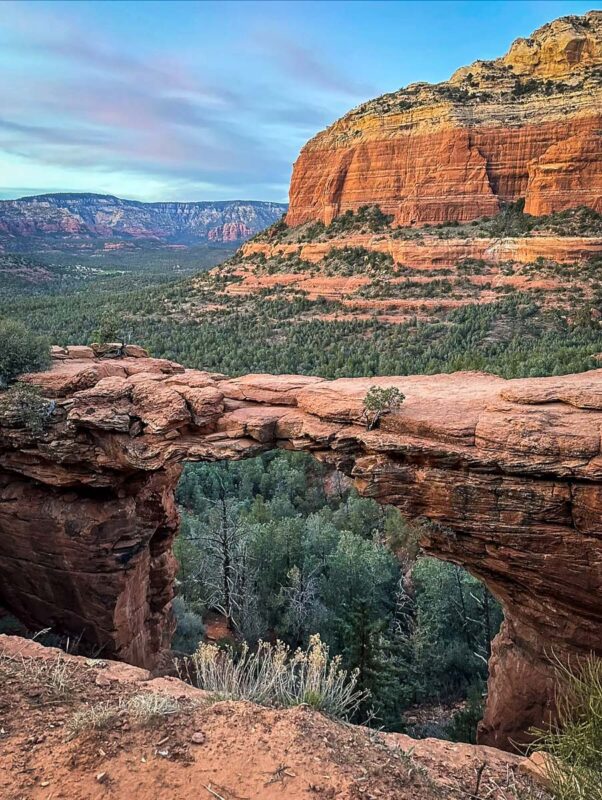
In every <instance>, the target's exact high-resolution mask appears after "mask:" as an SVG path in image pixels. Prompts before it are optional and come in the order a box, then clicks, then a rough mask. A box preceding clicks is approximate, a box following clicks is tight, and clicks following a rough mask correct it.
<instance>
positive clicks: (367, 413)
mask: <svg viewBox="0 0 602 800" xmlns="http://www.w3.org/2000/svg"><path fill="white" fill-rule="evenodd" d="M404 400H405V395H404V394H403V393H402V392H400V391H399V389H397V388H396V387H395V386H387V387H384V386H371V387H370V390H369V391H368V394H367V395H366V396H365V397H364V418H365V420H366V425H367V427H368V430H372V428H375V427H376V426H377V425H378V422H379V420H380V418H381V417H382V416H383V415H384V414H390V413H391V412H392V411H395V410H396V409H398V408H399V406H400V405H401V404H402V403H403V401H404Z"/></svg>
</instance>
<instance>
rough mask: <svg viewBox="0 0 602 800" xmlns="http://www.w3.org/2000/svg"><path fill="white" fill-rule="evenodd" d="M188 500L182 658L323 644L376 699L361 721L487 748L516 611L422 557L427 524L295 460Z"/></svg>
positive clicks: (186, 475)
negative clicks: (267, 645) (496, 654)
mask: <svg viewBox="0 0 602 800" xmlns="http://www.w3.org/2000/svg"><path fill="white" fill-rule="evenodd" d="M176 497H177V502H178V508H179V511H180V517H181V524H180V530H179V534H178V536H177V537H176V540H175V544H174V551H175V554H176V557H177V560H178V564H179V570H178V574H177V577H176V599H175V602H174V608H175V616H176V622H177V627H176V631H175V636H174V640H173V646H174V649H175V650H176V652H177V651H180V652H191V651H192V650H194V649H195V648H196V646H197V644H198V641H199V638H201V637H202V636H204V637H205V638H206V639H208V640H209V641H217V642H220V643H222V644H225V645H227V646H230V647H233V648H234V649H236V648H237V647H239V646H240V645H242V644H243V643H245V642H246V643H247V644H248V645H249V646H250V647H253V646H254V645H255V644H256V643H257V642H258V641H259V640H263V641H275V640H280V641H283V642H284V643H285V644H286V645H288V646H289V647H290V648H291V649H292V650H295V649H296V648H298V647H300V648H302V649H304V648H305V647H307V645H308V642H309V638H310V636H312V635H315V634H318V635H319V636H320V637H321V640H322V641H323V642H325V643H326V644H327V646H328V647H329V650H330V655H331V656H338V657H340V658H341V659H342V662H343V666H344V667H345V668H346V669H348V670H350V671H351V670H356V669H357V670H358V671H359V680H358V685H359V688H360V689H362V690H368V691H369V692H370V698H369V699H368V700H366V702H364V703H363V704H362V707H361V708H360V709H359V710H358V712H357V713H356V717H355V721H357V722H362V723H366V722H368V723H369V724H374V725H377V726H378V727H384V728H385V729H387V730H397V731H399V730H403V731H406V732H408V733H410V734H411V735H413V736H415V737H416V736H418V737H420V738H421V737H426V736H436V737H437V738H453V739H458V740H462V741H473V742H474V741H475V739H476V726H477V722H478V721H479V720H480V718H481V716H482V711H483V700H484V694H485V689H486V681H487V677H488V671H487V664H488V661H489V657H490V655H491V641H492V639H493V638H494V636H495V635H496V634H497V633H498V630H499V626H500V624H501V621H502V611H501V607H500V606H499V604H498V603H497V602H496V600H495V599H494V598H493V597H492V595H491V594H490V593H489V591H488V590H487V588H486V587H485V585H484V584H483V583H482V582H480V581H479V580H478V579H475V578H473V577H472V576H471V575H470V574H469V573H468V572H467V571H466V570H464V569H463V568H462V567H460V566H458V565H455V564H451V563H449V562H444V561H441V560H438V559H435V558H432V557H429V556H427V555H426V554H424V553H422V552H421V550H420V548H419V539H420V536H421V533H422V529H423V528H424V523H423V524H421V525H414V524H412V523H410V522H409V521H407V520H405V519H404V518H403V517H402V515H401V514H400V513H399V511H398V510H397V509H396V508H395V507H393V506H390V505H383V504H379V503H377V502H376V501H374V500H372V499H370V498H362V497H361V496H360V495H359V494H358V493H357V491H356V490H355V488H354V486H353V483H352V481H351V480H350V479H349V478H348V477H346V476H345V475H344V474H343V473H341V472H340V471H338V470H336V469H333V468H329V467H328V466H327V465H325V464H323V463H321V462H319V461H317V460H316V459H314V458H312V457H311V455H310V454H307V453H295V452H290V451H288V450H272V451H269V452H267V453H265V454H262V455H259V456H255V457H254V458H251V459H247V460H244V461H238V462H232V461H222V462H217V463H188V464H186V465H185V466H184V470H183V473H182V476H181V478H180V481H179V483H178V488H177V493H176Z"/></svg>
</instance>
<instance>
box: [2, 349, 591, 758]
mask: <svg viewBox="0 0 602 800" xmlns="http://www.w3.org/2000/svg"><path fill="white" fill-rule="evenodd" d="M129 352H130V353H131V355H129V356H128V357H125V358H122V359H114V360H107V359H105V360H100V359H98V358H95V357H94V356H93V353H92V351H91V350H90V349H89V348H84V347H77V348H68V350H60V349H58V348H55V349H54V356H55V358H54V361H53V366H52V368H51V370H49V371H48V372H45V373H40V374H37V375H32V376H26V377H25V380H27V381H29V382H31V383H34V384H36V385H38V386H40V387H41V389H42V391H43V394H44V395H45V396H46V397H49V398H54V399H55V403H56V405H55V408H54V411H53V414H52V416H51V418H50V421H49V424H48V426H47V428H46V430H45V432H44V433H42V434H38V435H34V434H33V433H31V432H29V431H28V430H26V429H24V428H19V427H14V423H13V426H12V427H11V426H10V423H7V421H6V420H4V425H3V426H2V427H0V602H1V603H2V604H4V605H5V606H7V607H8V608H9V609H10V610H11V611H12V612H13V613H15V614H16V615H17V616H19V617H20V618H21V619H22V620H23V621H25V622H27V623H28V624H30V625H32V626H40V627H41V626H48V625H52V626H53V627H55V628H56V629H58V630H62V631H70V632H73V633H75V634H78V633H81V632H82V631H83V635H84V637H85V639H86V640H87V641H88V642H90V643H93V644H95V645H97V646H98V647H99V648H100V649H101V650H102V652H103V654H105V655H106V656H114V657H117V658H119V659H122V660H125V661H128V662H130V663H132V664H136V665H139V666H144V667H147V668H152V667H153V666H155V665H156V664H157V663H158V661H159V659H160V657H161V654H162V653H163V652H165V650H166V649H167V648H168V647H169V644H170V640H171V636H172V633H173V629H174V620H173V615H172V610H171V603H172V598H173V592H174V590H173V582H174V576H175V571H176V562H175V558H174V556H173V554H172V543H173V539H174V536H175V535H176V532H177V529H178V513H177V509H176V505H175V501H174V491H175V488H176V484H177V481H178V478H179V475H180V471H181V464H182V462H185V461H216V460H221V459H241V458H245V457H251V456H255V455H257V454H259V453H261V452H264V451H266V450H270V449H273V448H275V447H284V448H288V449H293V450H306V451H309V452H311V453H312V454H313V455H314V456H315V457H316V458H318V459H320V460H322V461H325V462H328V463H330V464H332V465H333V466H336V467H337V468H339V469H340V470H342V471H344V472H345V473H347V474H348V475H351V476H352V477H353V478H354V480H355V485H356V487H357V488H358V490H359V491H360V493H361V494H363V495H365V496H369V497H373V498H374V499H375V500H377V501H378V502H380V503H384V504H392V505H394V506H396V507H397V508H399V509H400V511H401V512H402V513H403V514H404V515H406V516H407V517H408V518H410V519H420V518H426V519H428V520H430V521H431V523H432V524H428V525H425V526H424V533H423V538H422V545H423V547H424V549H425V550H426V551H427V552H428V553H430V554H432V555H434V556H437V557H439V558H443V559H446V560H449V561H453V562H455V563H457V564H461V565H463V566H464V567H466V568H467V569H468V570H470V572H472V573H473V574H474V575H475V576H477V577H478V578H480V579H481V580H483V581H484V582H485V583H486V584H487V586H488V587H489V588H490V589H491V591H492V592H493V593H494V595H495V596H496V597H497V598H498V599H499V600H500V601H501V603H502V604H503V607H504V611H505V622H504V625H503V628H502V630H501V632H500V634H499V635H498V637H497V638H496V639H495V641H494V645H493V655H492V658H491V663H490V680H489V699H488V705H487V710H486V714H485V718H484V720H483V722H482V724H481V729H480V741H481V742H482V743H487V744H494V745H497V746H501V747H508V746H509V744H510V743H511V742H518V741H521V739H522V738H524V736H525V731H526V730H527V729H528V727H529V726H530V725H532V724H534V723H538V722H540V721H541V719H542V718H543V716H544V715H545V714H546V713H547V712H548V711H549V710H550V708H551V707H552V703H553V680H552V670H551V666H550V663H549V657H550V656H551V655H552V654H558V655H561V656H564V655H569V656H576V655H580V654H584V653H588V652H591V651H594V652H596V653H598V654H600V655H602V591H601V590H602V536H601V534H602V524H601V522H600V511H601V509H602V453H601V444H600V429H601V426H602V370H596V371H593V372H589V373H583V374H580V375H567V376H563V377H555V378H536V379H523V380H504V379H502V378H499V377H496V376H493V375H488V374H483V373H471V372H464V373H455V374H448V375H431V376H407V377H393V378H370V379H368V378H366V379H364V378H357V379H339V380H334V381H327V380H322V379H320V378H316V377H308V376H297V375H280V376H275V375H247V376H244V377H241V378H235V379H229V378H227V377H225V376H223V375H218V374H212V373H208V372H202V371H197V370H188V369H184V367H182V366H180V365H178V364H175V363H173V362H170V361H166V360H163V359H154V358H149V357H147V356H146V354H145V353H144V351H142V350H141V349H140V348H130V349H129ZM373 384H380V385H386V386H391V385H394V386H397V387H399V388H400V389H401V390H402V391H403V392H404V394H405V395H406V397H407V400H406V402H405V403H404V405H403V406H402V408H401V410H400V411H398V412H396V413H394V414H392V415H390V416H388V417H385V418H383V420H382V422H381V425H380V427H379V428H378V429H377V430H372V431H368V430H366V428H365V427H364V426H363V425H362V424H361V422H360V416H361V413H362V401H363V398H364V396H365V394H366V392H367V390H368V389H369V387H370V386H371V385H373ZM0 422H1V420H0Z"/></svg>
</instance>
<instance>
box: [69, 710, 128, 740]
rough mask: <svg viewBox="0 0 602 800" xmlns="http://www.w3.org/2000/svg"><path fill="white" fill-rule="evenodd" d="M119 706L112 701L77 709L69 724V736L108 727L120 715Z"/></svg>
mask: <svg viewBox="0 0 602 800" xmlns="http://www.w3.org/2000/svg"><path fill="white" fill-rule="evenodd" d="M119 711H120V709H119V707H118V706H112V705H111V704H110V703H95V704H94V705H92V706H87V707H86V708H83V709H81V710H80V711H77V712H76V713H75V714H74V715H73V716H72V717H71V719H70V721H69V723H68V725H67V731H68V733H69V738H73V737H74V736H77V735H78V734H80V733H83V732H84V731H90V730H100V729H102V728H108V727H109V726H110V725H111V724H112V723H113V722H115V720H116V719H117V717H118V716H119Z"/></svg>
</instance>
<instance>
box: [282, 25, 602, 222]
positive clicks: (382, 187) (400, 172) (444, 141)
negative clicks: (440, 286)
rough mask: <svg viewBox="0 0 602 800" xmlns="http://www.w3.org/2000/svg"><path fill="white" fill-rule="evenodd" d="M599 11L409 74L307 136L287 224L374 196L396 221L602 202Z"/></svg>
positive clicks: (537, 211) (329, 214) (327, 215)
mask: <svg viewBox="0 0 602 800" xmlns="http://www.w3.org/2000/svg"><path fill="white" fill-rule="evenodd" d="M601 107H602V12H599V11H592V12H590V13H589V14H586V15H585V16H584V17H564V18H562V19H558V20H556V21H554V22H552V23H549V24H547V25H544V26H543V27H542V28H540V29H539V30H537V31H535V33H534V34H533V35H532V37H530V38H529V39H518V40H517V41H516V42H514V44H513V45H512V47H511V48H510V50H509V52H508V53H507V54H506V55H505V56H504V57H502V58H499V59H496V60H495V61H477V62H475V63H474V64H472V65H470V66H469V67H463V68H462V69H459V70H458V71H457V72H456V73H455V74H454V75H453V76H452V77H451V79H450V80H449V81H448V82H445V83H440V84H435V85H431V84H426V83H415V84H411V85H410V86H408V87H407V88H405V89H401V90H399V91H398V92H394V93H392V94H388V95H383V96H382V97H379V98H377V99H376V100H372V101H369V102H367V103H364V104H363V105H361V106H359V107H358V108H356V109H354V110H353V111H351V112H349V113H348V114H347V115H346V116H344V117H342V118H341V119H340V120H338V121H337V122H335V123H334V124H333V125H331V126H330V127H329V128H328V129H327V130H325V131H323V132H321V133H319V134H318V135H317V136H316V137H314V138H313V139H312V140H310V141H309V142H308V143H307V144H306V145H305V147H304V148H303V150H302V151H301V155H300V156H299V158H298V160H297V162H296V164H295V167H294V171H293V177H292V182H291V188H290V206H289V211H288V214H287V222H288V224H289V225H292V226H294V225H299V224H302V223H305V222H309V221H314V220H321V221H323V222H325V223H327V224H328V223H329V222H330V221H331V220H332V219H333V218H334V217H336V216H338V215H340V214H341V213H343V212H345V211H347V210H349V209H351V210H356V209H357V208H359V207H360V206H362V205H364V204H377V205H379V206H380V207H381V209H382V211H383V212H385V213H387V214H392V215H394V218H395V221H396V222H397V223H398V224H400V225H414V224H415V225H422V224H425V223H441V222H448V221H455V220H457V221H467V220H472V219H475V218H477V217H482V216H491V215H494V214H495V213H497V212H498V211H499V210H500V207H501V204H502V203H503V202H508V201H515V200H517V199H519V198H525V201H526V203H525V210H526V211H527V212H528V213H530V214H534V215H541V214H547V213H550V212H552V211H559V210H564V209H566V208H571V207H575V206H580V205H586V206H589V207H591V208H594V209H596V210H598V211H602V159H600V151H601V147H602V138H601V127H602V125H601V123H602V114H601V112H600V109H601Z"/></svg>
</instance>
